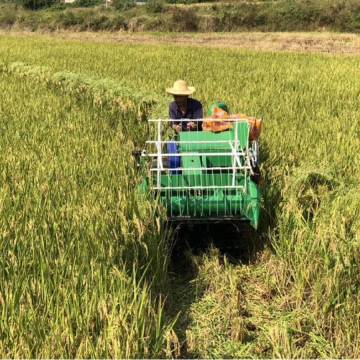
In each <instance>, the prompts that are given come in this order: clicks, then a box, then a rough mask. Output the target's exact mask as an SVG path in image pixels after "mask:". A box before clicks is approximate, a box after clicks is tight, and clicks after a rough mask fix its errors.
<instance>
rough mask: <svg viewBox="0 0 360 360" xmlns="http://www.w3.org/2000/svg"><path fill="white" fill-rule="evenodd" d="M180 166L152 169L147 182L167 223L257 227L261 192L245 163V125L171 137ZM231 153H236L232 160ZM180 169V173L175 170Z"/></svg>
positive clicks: (191, 132) (246, 141)
mask: <svg viewBox="0 0 360 360" xmlns="http://www.w3.org/2000/svg"><path fill="white" fill-rule="evenodd" d="M174 142H175V143H176V146H177V153H175V154H174V153H173V154H168V160H169V159H171V158H172V159H173V160H174V159H175V157H179V158H180V161H178V164H180V167H178V166H177V167H176V168H174V169H171V167H170V168H168V169H169V170H167V171H165V172H164V171H158V172H157V171H153V172H152V173H151V174H152V175H151V176H150V179H149V180H148V181H149V182H148V184H149V185H150V187H152V188H153V189H155V191H156V192H157V193H158V196H159V197H160V201H161V203H162V204H163V205H164V206H165V208H166V209H167V213H168V216H169V219H170V220H172V221H187V220H189V221H191V220H199V221H202V222H204V221H205V222H206V221H209V222H211V221H214V220H215V221H222V220H233V221H239V220H240V221H247V222H250V224H251V225H252V227H253V228H255V229H256V228H257V227H258V224H259V213H260V191H259V189H258V186H257V185H256V184H255V183H254V182H253V181H252V180H251V179H250V175H249V171H250V170H249V168H250V165H249V163H247V154H248V146H249V125H248V123H247V122H246V121H242V122H238V123H234V125H233V128H232V129H229V130H226V131H222V132H218V133H214V132H209V131H187V132H180V133H179V134H177V135H176V138H175V139H174ZM235 152H237V153H238V156H237V162H236V160H235V157H236V155H235ZM178 169H181V170H178Z"/></svg>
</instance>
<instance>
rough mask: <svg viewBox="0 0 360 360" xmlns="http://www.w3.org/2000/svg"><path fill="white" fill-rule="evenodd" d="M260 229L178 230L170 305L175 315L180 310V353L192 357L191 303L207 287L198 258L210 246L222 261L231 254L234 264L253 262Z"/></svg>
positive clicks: (218, 226)
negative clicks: (189, 336) (189, 341)
mask: <svg viewBox="0 0 360 360" xmlns="http://www.w3.org/2000/svg"><path fill="white" fill-rule="evenodd" d="M263 245H264V242H263V240H262V239H261V236H260V235H259V233H257V232H256V231H255V230H253V229H252V228H251V227H250V225H249V224H247V223H240V224H231V223H225V224H224V223H219V224H201V225H200V224H197V225H184V226H181V227H180V228H178V229H177V230H176V231H174V238H173V250H172V254H171V265H170V271H171V286H170V289H169V290H170V294H169V300H170V308H169V309H168V311H169V312H170V314H172V315H173V316H174V315H176V314H179V318H178V321H177V323H176V325H175V332H176V334H177V337H178V340H179V352H178V354H176V355H175V354H174V356H176V357H181V358H191V357H193V354H192V352H191V351H188V348H187V342H186V329H188V328H189V326H190V325H191V318H190V314H191V306H192V304H193V303H195V302H196V301H197V299H199V298H201V297H202V295H203V291H204V289H203V288H202V286H199V283H198V281H197V280H198V275H199V274H198V270H199V264H198V261H199V259H200V258H201V257H202V255H205V254H207V253H208V251H209V250H210V249H213V248H215V249H217V250H218V253H219V258H220V259H219V260H220V262H221V263H222V262H223V261H224V259H225V257H226V258H227V260H228V262H230V263H232V264H234V265H241V264H250V263H252V262H254V261H255V259H256V258H257V255H258V253H259V252H261V251H262V249H263Z"/></svg>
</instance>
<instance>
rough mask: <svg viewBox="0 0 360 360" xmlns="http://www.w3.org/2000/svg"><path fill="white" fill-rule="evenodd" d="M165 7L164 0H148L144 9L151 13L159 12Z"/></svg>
mask: <svg viewBox="0 0 360 360" xmlns="http://www.w3.org/2000/svg"><path fill="white" fill-rule="evenodd" d="M164 7H165V0H148V1H147V2H146V9H147V10H148V11H149V12H152V13H155V14H156V13H161V12H162V11H163V10H164Z"/></svg>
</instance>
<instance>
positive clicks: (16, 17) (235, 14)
mask: <svg viewBox="0 0 360 360" xmlns="http://www.w3.org/2000/svg"><path fill="white" fill-rule="evenodd" d="M22 1H23V3H21V4H20V6H19V5H16V4H13V3H3V4H2V5H1V4H0V9H1V11H0V26H1V27H3V28H18V29H27V30H31V31H35V30H48V31H55V30H57V29H71V30H76V31H84V30H89V31H99V30H109V31H118V30H129V31H204V32H210V31H244V30H259V31H309V30H310V31H311V30H333V31H341V32H355V33H356V32H359V31H360V3H359V1H357V0H347V1H343V0H284V1H260V2H259V1H256V2H255V1H254V2H251V1H240V2H233V3H222V2H220V3H218V2H216V3H215V2H214V3H209V4H202V5H201V6H200V5H199V4H197V5H196V4H194V5H186V6H184V5H174V4H166V3H165V2H163V1H161V0H149V1H148V2H147V4H146V5H145V6H135V2H134V1H132V0H114V2H113V6H109V7H108V8H106V7H105V6H104V5H99V2H98V1H97V0H77V1H76V2H75V3H74V4H69V5H65V4H63V3H57V2H54V3H53V2H52V1H53V0H36V2H34V1H35V0H22ZM49 1H50V2H49ZM54 1H55V0H54ZM49 5H52V6H50V7H48V6H49ZM95 5H98V6H95ZM29 8H30V9H40V8H44V9H43V10H38V11H31V10H28V9H29Z"/></svg>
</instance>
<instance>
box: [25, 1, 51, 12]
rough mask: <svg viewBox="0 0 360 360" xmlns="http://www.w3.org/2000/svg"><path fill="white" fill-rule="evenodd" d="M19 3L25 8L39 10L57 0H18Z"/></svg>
mask: <svg viewBox="0 0 360 360" xmlns="http://www.w3.org/2000/svg"><path fill="white" fill-rule="evenodd" d="M18 3H19V4H20V5H22V6H23V7H24V8H25V9H30V10H39V9H42V8H47V7H50V6H52V5H54V4H56V3H57V0H18Z"/></svg>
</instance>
